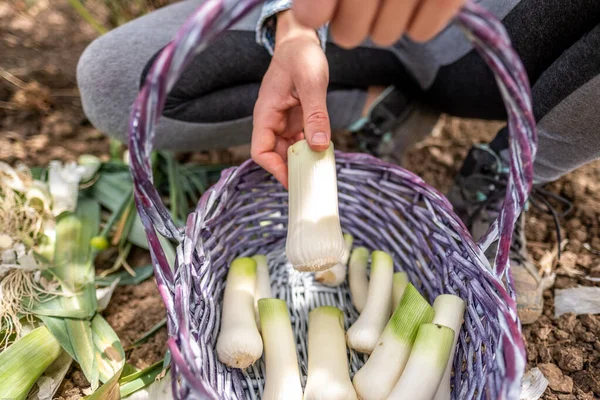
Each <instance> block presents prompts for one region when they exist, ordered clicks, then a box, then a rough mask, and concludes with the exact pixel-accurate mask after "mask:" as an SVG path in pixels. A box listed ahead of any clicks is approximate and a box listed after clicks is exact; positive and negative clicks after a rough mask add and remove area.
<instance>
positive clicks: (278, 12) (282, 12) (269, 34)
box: [256, 0, 327, 55]
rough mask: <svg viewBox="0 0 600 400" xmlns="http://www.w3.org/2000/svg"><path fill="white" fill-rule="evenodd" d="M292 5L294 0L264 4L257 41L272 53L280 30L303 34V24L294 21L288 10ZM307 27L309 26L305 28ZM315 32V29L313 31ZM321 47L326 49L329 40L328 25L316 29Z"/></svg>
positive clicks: (258, 26)
mask: <svg viewBox="0 0 600 400" xmlns="http://www.w3.org/2000/svg"><path fill="white" fill-rule="evenodd" d="M291 7H292V0H267V1H266V2H265V4H264V5H263V9H262V12H261V16H260V18H259V20H258V24H257V27H256V41H257V42H258V44H260V45H262V46H264V47H265V48H266V49H267V51H268V52H269V53H270V54H271V55H272V54H273V51H274V50H275V42H276V41H277V40H278V39H277V38H281V37H282V36H281V35H280V34H279V30H280V29H281V30H285V32H286V34H287V33H290V32H289V31H290V30H291V34H293V35H297V34H301V32H302V31H301V28H302V27H301V26H300V25H299V24H298V23H297V22H294V21H293V17H292V15H291V14H292V13H291V12H288V10H290V8H291ZM303 29H307V28H303ZM312 32H315V31H312ZM316 34H317V37H318V39H319V41H320V44H321V47H322V48H323V49H325V42H326V40H327V26H323V27H321V28H319V29H317V31H316Z"/></svg>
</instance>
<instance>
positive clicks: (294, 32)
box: [275, 10, 321, 48]
mask: <svg viewBox="0 0 600 400" xmlns="http://www.w3.org/2000/svg"><path fill="white" fill-rule="evenodd" d="M297 38H302V39H309V40H314V41H315V43H316V44H317V45H320V44H321V41H320V39H319V35H318V34H317V31H315V30H314V29H312V28H307V27H305V26H304V25H302V24H300V23H299V22H298V21H297V20H296V19H295V18H294V14H293V13H292V10H285V11H282V12H280V13H278V14H277V30H276V31H275V48H277V46H278V45H281V44H283V43H285V42H287V41H289V40H292V39H297Z"/></svg>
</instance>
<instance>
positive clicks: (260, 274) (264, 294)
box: [252, 255, 273, 328]
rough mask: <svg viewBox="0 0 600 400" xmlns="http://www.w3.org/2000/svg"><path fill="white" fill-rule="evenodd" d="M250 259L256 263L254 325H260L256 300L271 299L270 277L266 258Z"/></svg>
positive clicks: (258, 256) (256, 257)
mask: <svg viewBox="0 0 600 400" xmlns="http://www.w3.org/2000/svg"><path fill="white" fill-rule="evenodd" d="M252 259H254V261H256V285H255V291H256V293H255V294H254V315H255V317H256V323H257V324H260V319H259V315H258V300H260V299H268V298H270V297H273V296H272V295H271V277H270V276H269V265H268V264H267V257H265V256H262V255H257V256H254V257H252ZM258 327H259V328H260V325H258Z"/></svg>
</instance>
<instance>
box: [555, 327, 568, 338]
mask: <svg viewBox="0 0 600 400" xmlns="http://www.w3.org/2000/svg"><path fill="white" fill-rule="evenodd" d="M569 336H570V335H569V333H567V332H565V331H563V330H562V329H557V330H555V331H554V337H555V338H556V340H567V339H568V338H569Z"/></svg>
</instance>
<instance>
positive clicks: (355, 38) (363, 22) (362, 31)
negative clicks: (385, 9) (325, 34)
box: [329, 0, 379, 48]
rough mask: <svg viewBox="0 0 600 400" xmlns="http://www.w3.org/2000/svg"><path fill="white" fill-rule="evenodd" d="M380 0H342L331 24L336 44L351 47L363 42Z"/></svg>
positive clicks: (330, 28) (330, 27)
mask: <svg viewBox="0 0 600 400" xmlns="http://www.w3.org/2000/svg"><path fill="white" fill-rule="evenodd" d="M378 8H379V0H366V1H365V0H341V1H340V2H339V4H338V7H337V9H336V11H335V15H334V16H333V19H332V20H331V23H330V24H329V31H330V32H331V35H332V36H333V39H334V41H335V42H336V44H338V45H340V46H341V47H346V48H351V47H356V46H358V45H359V44H361V43H362V42H363V41H364V40H365V39H366V38H367V36H368V35H369V32H370V30H371V25H372V24H373V20H374V19H375V15H376V13H377V9H378Z"/></svg>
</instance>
